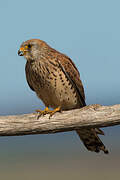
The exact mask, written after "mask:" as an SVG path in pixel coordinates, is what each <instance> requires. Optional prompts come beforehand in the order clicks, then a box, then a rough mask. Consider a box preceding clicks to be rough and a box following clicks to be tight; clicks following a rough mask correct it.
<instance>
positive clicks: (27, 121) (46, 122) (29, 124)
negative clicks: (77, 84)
mask: <svg viewBox="0 0 120 180" xmlns="http://www.w3.org/2000/svg"><path fill="white" fill-rule="evenodd" d="M119 124H120V104H119V105H114V106H101V105H95V104H94V105H89V106H86V107H84V108H81V109H75V110H71V111H64V112H62V113H56V114H55V115H54V116H53V117H51V118H50V119H49V115H45V116H44V117H40V118H39V119H37V116H36V115H35V114H24V115H13V116H0V136H16V135H28V134H45V133H46V134H47V133H56V132H63V131H72V130H76V129H80V128H91V127H107V126H114V125H119Z"/></svg>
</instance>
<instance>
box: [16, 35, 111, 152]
mask: <svg viewBox="0 0 120 180" xmlns="http://www.w3.org/2000/svg"><path fill="white" fill-rule="evenodd" d="M18 54H19V55H20V56H24V57H25V58H26V60H27V63H26V68H25V71H26V79H27V82H28V84H29V86H30V88H31V89H32V90H33V91H35V92H36V94H37V96H38V97H39V98H40V99H41V100H42V101H43V103H44V104H45V106H46V107H52V108H57V107H60V109H61V110H70V109H75V108H81V107H83V106H85V105H86V104H85V95H84V88H83V85H82V82H81V80H80V74H79V72H78V70H77V68H76V66H75V64H74V63H73V61H72V60H71V59H70V58H69V57H68V56H66V55H64V54H62V53H60V52H58V51H56V50H55V49H53V48H51V47H50V46H49V45H47V44H46V43H45V42H44V41H41V40H39V39H31V40H28V41H26V42H23V43H22V45H21V47H20V49H19V51H18ZM77 134H78V135H79V137H80V139H81V140H82V141H83V143H84V145H85V146H86V148H87V149H88V150H90V151H95V152H99V151H100V150H102V151H104V153H108V150H107V149H106V148H105V146H104V144H103V143H102V141H101V140H100V138H99V137H98V135H97V134H104V133H103V132H102V131H101V130H100V129H97V128H96V129H94V128H91V129H85V128H83V129H82V130H77Z"/></svg>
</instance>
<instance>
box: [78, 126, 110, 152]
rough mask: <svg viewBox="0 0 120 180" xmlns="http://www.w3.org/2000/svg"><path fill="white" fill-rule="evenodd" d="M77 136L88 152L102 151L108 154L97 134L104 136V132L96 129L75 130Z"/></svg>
mask: <svg viewBox="0 0 120 180" xmlns="http://www.w3.org/2000/svg"><path fill="white" fill-rule="evenodd" d="M77 134H78V135H79V137H80V139H81V140H82V142H83V144H84V145H85V147H86V148H87V149H88V150H89V151H94V152H97V153H98V152H100V150H102V151H104V153H105V154H108V153H109V152H108V150H107V149H106V147H105V145H104V144H103V143H102V141H101V140H100V138H99V137H98V135H97V134H102V135H104V132H103V131H102V130H100V129H97V128H95V129H94V128H91V129H82V130H77Z"/></svg>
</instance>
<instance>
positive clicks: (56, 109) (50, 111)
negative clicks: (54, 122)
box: [36, 106, 61, 119]
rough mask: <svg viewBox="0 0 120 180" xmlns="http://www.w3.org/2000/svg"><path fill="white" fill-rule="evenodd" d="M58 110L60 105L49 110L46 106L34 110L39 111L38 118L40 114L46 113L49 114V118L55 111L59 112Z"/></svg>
mask: <svg viewBox="0 0 120 180" xmlns="http://www.w3.org/2000/svg"><path fill="white" fill-rule="evenodd" d="M60 111H61V108H60V106H59V107H57V108H55V109H53V110H50V109H49V108H48V107H46V108H45V109H44V110H40V109H38V110H36V112H37V113H39V114H38V117H37V118H38V119H39V117H40V116H42V115H43V116H44V115H46V114H50V116H49V119H50V118H51V117H52V116H53V115H54V114H55V113H56V112H60Z"/></svg>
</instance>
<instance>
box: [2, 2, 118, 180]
mask: <svg viewBox="0 0 120 180" xmlns="http://www.w3.org/2000/svg"><path fill="white" fill-rule="evenodd" d="M119 21H120V1H117V0H114V1H113V0H101V1H98V0H91V1H89V0H84V1H82V0H74V1H73V0H71V1H69V0H61V1H58V0H51V1H48V0H44V1H42V0H34V1H28V0H26V1H23V0H21V1H18V0H12V1H7V0H4V1H1V2H0V32H1V33H0V63H1V65H0V114H1V115H7V114H21V113H28V112H33V111H34V110H35V109H38V108H40V107H41V108H43V104H42V102H41V101H40V100H39V99H38V98H37V97H36V95H35V94H34V92H32V91H31V90H30V89H29V87H28V85H27V82H26V79H25V72H24V68H25V59H24V58H22V57H18V55H17V51H18V49H19V47H20V45H21V43H22V42H23V41H25V40H28V39H31V38H39V39H41V40H44V41H46V42H47V43H48V44H49V45H51V46H52V47H53V48H55V49H57V50H58V51H61V52H62V53H65V54H67V55H68V56H69V57H71V59H72V60H73V61H74V62H75V64H76V66H77V67H78V69H79V71H80V74H81V79H82V81H83V84H84V88H85V94H86V102H87V104H92V103H100V104H102V105H112V104H117V103H120V93H119V91H120V83H119V81H120V80H119V75H120V70H119V69H120V23H119ZM105 131H106V132H107V134H106V137H104V138H103V140H104V142H105V143H106V144H107V146H108V148H109V147H112V153H113V154H112V157H114V154H116V151H117V150H118V149H119V148H120V146H119V145H118V144H117V142H118V141H119V139H118V136H119V127H115V128H106V129H105ZM73 135H74V133H72V135H71V134H70V135H65V136H64V135H53V136H51V135H46V136H42V135H41V136H35V137H36V138H35V137H32V136H30V137H16V138H13V139H11V138H5V139H4V138H3V139H1V145H2V150H1V157H4V156H5V157H6V154H7V153H8V151H9V152H10V154H11V153H12V152H13V154H15V153H16V154H17V155H16V156H15V157H17V158H18V157H19V156H20V157H21V156H23V157H24V155H23V154H24V153H25V152H29V147H30V148H31V150H30V153H31V157H34V154H35V153H36V148H39V150H40V149H41V147H40V145H41V143H43V141H45V142H46V143H48V145H45V144H44V143H43V144H42V145H43V146H45V147H46V148H47V149H49V145H50V143H49V141H51V144H54V145H53V147H54V151H53V149H52V150H50V153H49V152H47V150H45V149H44V148H43V147H42V150H40V154H39V153H38V156H40V157H42V155H43V157H44V158H45V160H46V161H47V157H48V156H49V157H50V156H52V157H54V155H53V154H51V153H52V152H56V153H57V152H58V156H59V153H60V151H58V149H57V147H56V144H57V142H58V140H59V141H60V145H61V146H63V147H62V148H61V146H59V145H57V146H58V147H59V148H60V150H61V151H62V152H63V154H64V155H66V156H67V154H65V153H66V152H67V151H68V149H69V153H70V155H72V154H73V152H74V153H75V152H76V149H77V148H78V147H79V145H78V144H79V143H78V141H79V139H78V138H77V137H76V135H74V138H73V139H72V137H73ZM75 139H76V141H75V142H73V140H75ZM38 140H39V146H37V144H38ZM26 142H29V144H28V147H27V146H24V144H26ZM19 143H21V146H20V145H19ZM34 143H36V144H34ZM77 143H78V144H77ZM67 144H68V146H67ZM51 146H52V145H51ZM18 147H19V148H20V150H21V151H20V150H19V149H18ZM64 148H65V152H64V150H63V149H64ZM4 149H7V150H8V151H7V150H6V151H4ZM22 149H23V151H22ZM81 149H82V150H81ZM116 149H117V150H116ZM39 150H38V152H39ZM79 150H80V156H82V155H83V154H84V155H88V152H87V151H86V150H85V149H84V148H83V147H82V144H81V146H80V147H79ZM79 150H78V149H77V152H78V151H79ZM117 152H118V151H117ZM46 153H48V156H47V155H46ZM78 154H79V153H78ZM61 156H62V155H61ZM88 156H89V163H90V162H91V163H93V164H94V163H95V162H93V161H94V160H93V161H92V160H91V159H90V157H94V158H96V155H95V156H94V155H93V154H92V155H91V154H89V155H88ZM23 159H24V158H23ZM113 159H115V157H114V158H113ZM4 160H5V162H6V164H7V163H8V168H9V162H10V163H12V159H10V157H8V156H7V158H6V159H4ZM4 160H3V161H4ZM17 160H19V158H18V159H17ZM57 160H58V159H57ZM31 161H32V160H31ZM73 161H74V160H73ZM73 161H72V160H71V162H73ZM95 161H96V160H95ZM103 161H104V160H103ZM26 162H27V159H25V163H26ZM111 162H112V159H111ZM74 163H75V162H74ZM105 163H106V166H107V165H108V164H109V162H107V161H105ZM67 165H68V164H66V166H67ZM27 166H28V164H27ZM61 166H62V165H61ZM13 167H14V166H13ZM18 167H19V166H18ZM49 168H50V167H49ZM17 170H18V169H17ZM17 170H16V172H17ZM77 172H79V170H78V171H77ZM96 172H98V171H96ZM117 172H118V171H117ZM117 172H116V174H117ZM91 173H92V170H91ZM18 174H19V173H18ZM98 176H99V172H98V174H97V177H98ZM3 177H4V174H3ZM91 177H92V176H91ZM99 177H100V176H99ZM6 179H7V178H6ZM12 179H13V178H12ZM86 179H87V178H86ZM109 179H110V177H109Z"/></svg>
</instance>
